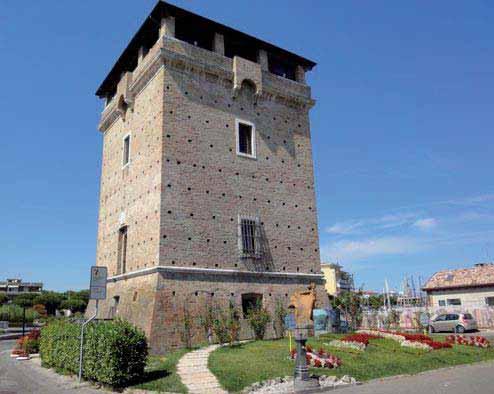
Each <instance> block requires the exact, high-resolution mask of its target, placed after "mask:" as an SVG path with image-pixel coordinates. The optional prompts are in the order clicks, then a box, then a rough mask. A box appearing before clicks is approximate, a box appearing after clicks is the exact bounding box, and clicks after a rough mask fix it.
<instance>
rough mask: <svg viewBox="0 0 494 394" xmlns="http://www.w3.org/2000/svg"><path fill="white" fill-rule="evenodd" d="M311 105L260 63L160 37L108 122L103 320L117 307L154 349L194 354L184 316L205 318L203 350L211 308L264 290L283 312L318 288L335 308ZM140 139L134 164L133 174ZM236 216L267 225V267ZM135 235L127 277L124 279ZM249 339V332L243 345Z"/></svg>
mask: <svg viewBox="0 0 494 394" xmlns="http://www.w3.org/2000/svg"><path fill="white" fill-rule="evenodd" d="M237 60H238V59H237ZM235 64H237V67H234V65H235ZM239 65H241V67H240V66H239ZM236 73H237V74H236ZM246 80H247V81H248V82H249V83H245V81H246ZM234 81H235V82H236V83H237V85H238V86H236V87H237V89H234ZM252 83H254V86H252ZM122 100H124V101H125V103H126V105H121V103H122ZM312 104H313V102H312V99H311V98H310V89H309V87H308V86H307V85H305V84H301V83H297V82H293V81H290V80H286V79H284V78H280V77H277V76H274V75H272V74H270V73H269V72H268V71H266V70H261V68H260V65H258V64H256V63H252V62H243V61H235V60H233V61H232V59H228V58H225V57H224V56H221V55H220V54H218V53H214V52H209V51H205V50H203V49H200V48H196V47H194V46H191V45H188V44H186V43H182V42H180V41H177V40H173V39H168V38H166V37H162V38H161V39H160V40H158V42H157V43H156V44H155V46H154V47H153V48H151V50H150V51H149V53H148V54H147V56H146V57H145V58H144V59H142V60H141V61H140V62H139V65H138V67H137V69H136V70H134V71H133V72H132V73H127V74H126V75H125V78H123V79H122V80H121V81H120V83H119V86H118V89H117V95H116V97H114V98H113V100H112V101H111V102H110V103H109V104H108V106H107V107H106V109H105V110H104V111H103V114H102V119H101V123H100V128H101V129H102V131H104V134H103V136H104V137H103V138H104V143H103V145H104V148H103V167H102V175H101V193H100V214H99V227H98V248H97V264H98V265H104V266H108V268H109V274H110V276H111V280H110V282H109V285H108V297H107V300H106V301H105V302H102V303H101V312H100V317H103V318H106V317H110V316H111V315H112V313H113V312H112V311H113V310H112V307H114V305H113V303H114V299H115V298H114V297H118V298H119V304H118V307H117V308H116V314H117V315H118V316H121V317H123V318H126V319H128V320H130V321H131V322H133V323H135V324H137V325H138V326H140V327H141V328H143V329H144V330H145V332H146V334H147V335H148V337H149V339H150V344H151V346H152V350H153V352H156V353H163V352H165V351H166V350H169V349H171V348H175V347H177V346H181V345H182V344H183V340H182V335H181V334H182V333H183V321H184V313H190V315H191V318H192V320H193V321H194V324H193V328H192V334H193V342H195V343H198V342H202V341H204V339H205V338H204V332H203V331H202V329H201V327H200V326H199V324H198V317H199V316H200V315H201V313H202V312H203V311H202V309H203V308H204V305H205V303H214V304H218V305H223V306H225V307H226V306H227V305H228V303H229V302H230V301H233V302H234V303H235V304H236V305H237V307H239V308H241V295H242V294H243V293H259V294H262V295H263V302H264V305H265V306H266V307H267V308H268V309H269V310H270V312H271V313H273V312H274V307H275V304H276V300H280V301H281V302H283V303H284V305H285V306H287V303H288V299H289V296H290V295H291V294H292V293H293V292H294V291H296V290H302V289H305V288H306V287H307V286H308V285H309V284H310V283H311V282H315V283H317V284H318V288H317V291H318V306H319V307H323V306H327V304H328V300H327V295H326V293H325V291H324V288H323V287H322V285H323V282H322V279H321V277H320V276H318V275H317V274H320V272H321V271H320V258H319V249H318V247H319V241H318V233H317V215H316V206H315V193H314V178H313V163H312V153H311V140H310V125H309V114H308V111H309V109H310V107H311V106H312ZM237 119H240V120H245V121H248V122H251V123H253V124H254V125H255V129H256V152H257V157H256V159H255V160H254V159H251V158H246V157H240V156H238V155H237V154H236V130H235V124H236V120H237ZM129 133H130V135H131V148H130V152H131V153H130V158H131V162H130V164H129V165H128V166H127V167H125V168H122V147H123V138H124V137H125V136H126V135H127V134H129ZM239 215H249V216H257V217H259V219H260V222H261V225H262V230H263V233H264V239H265V249H266V253H265V255H264V257H263V258H262V259H260V260H256V259H242V258H241V257H240V253H239V248H238V217H239ZM124 225H126V226H128V254H127V270H126V273H122V272H119V271H118V269H117V258H118V251H117V248H118V231H119V229H120V228H121V227H122V226H124ZM180 270H182V271H180ZM249 272H257V273H252V274H250V273H249ZM259 272H261V273H262V272H263V273H264V274H259ZM93 307H94V304H91V306H90V308H89V310H88V313H90V312H91V310H92V308H93ZM250 335H251V332H250V329H249V328H248V326H247V323H246V322H245V321H242V337H243V338H246V337H249V336H250ZM268 335H270V336H272V335H273V331H272V330H271V329H270V331H269V332H268Z"/></svg>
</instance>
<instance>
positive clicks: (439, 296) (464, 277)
mask: <svg viewBox="0 0 494 394" xmlns="http://www.w3.org/2000/svg"><path fill="white" fill-rule="evenodd" d="M423 290H424V291H425V292H426V293H427V296H428V301H429V305H430V306H432V307H445V308H461V309H468V308H480V307H486V306H494V264H492V263H480V264H475V266H474V267H472V268H461V269H456V270H444V271H439V272H436V273H435V274H434V275H433V276H432V277H431V278H430V279H429V280H428V281H427V283H426V284H425V286H424V288H423Z"/></svg>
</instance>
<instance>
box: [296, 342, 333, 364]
mask: <svg viewBox="0 0 494 394" xmlns="http://www.w3.org/2000/svg"><path fill="white" fill-rule="evenodd" d="M305 350H306V352H307V353H306V354H305V359H306V360H307V364H309V365H310V366H311V367H315V368H330V369H331V368H337V367H339V366H340V365H341V360H340V359H339V358H338V357H336V356H334V355H332V354H329V353H326V352H325V351H324V350H323V349H322V348H321V349H319V350H318V352H317V353H316V352H314V351H313V350H312V347H311V346H309V345H307V346H306V347H305ZM296 357H297V352H296V350H295V349H293V350H292V351H291V352H290V358H291V359H292V360H293V359H295V358H296Z"/></svg>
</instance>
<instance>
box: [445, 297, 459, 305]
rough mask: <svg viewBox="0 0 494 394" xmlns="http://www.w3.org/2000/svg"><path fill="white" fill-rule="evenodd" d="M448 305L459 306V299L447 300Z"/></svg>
mask: <svg viewBox="0 0 494 394" xmlns="http://www.w3.org/2000/svg"><path fill="white" fill-rule="evenodd" d="M448 305H461V300H460V299H459V298H448Z"/></svg>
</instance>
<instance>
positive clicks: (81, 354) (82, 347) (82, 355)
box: [79, 300, 99, 383]
mask: <svg viewBox="0 0 494 394" xmlns="http://www.w3.org/2000/svg"><path fill="white" fill-rule="evenodd" d="M98 302H99V300H96V308H95V311H94V315H93V316H91V317H90V318H89V319H88V320H87V321H85V322H84V323H82V326H81V349H80V352H79V383H81V379H82V360H83V357H84V354H83V353H84V328H85V327H86V325H87V324H88V323H90V322H92V321H93V320H94V319H95V318H96V316H98Z"/></svg>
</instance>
